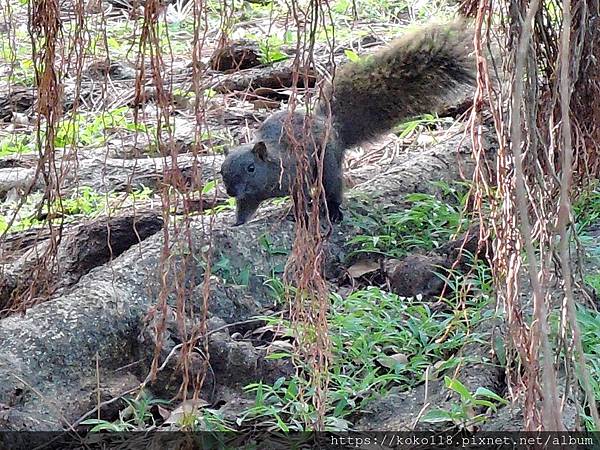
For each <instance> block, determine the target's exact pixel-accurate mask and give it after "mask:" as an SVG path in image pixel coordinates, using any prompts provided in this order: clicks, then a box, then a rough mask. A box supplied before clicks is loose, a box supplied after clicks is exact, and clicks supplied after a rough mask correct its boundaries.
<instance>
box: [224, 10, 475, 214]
mask: <svg viewBox="0 0 600 450" xmlns="http://www.w3.org/2000/svg"><path fill="white" fill-rule="evenodd" d="M472 37H473V34H472V33H471V32H470V31H469V29H468V27H467V26H466V24H465V22H464V21H462V20H457V21H454V22H450V23H446V24H439V23H438V24H429V25H426V26H424V27H421V28H418V29H416V30H414V31H411V32H408V33H406V34H404V35H403V36H401V37H399V38H397V39H395V40H394V41H392V43H391V44H390V45H389V46H387V47H386V48H384V49H382V50H379V51H377V52H375V53H374V54H373V55H370V56H367V57H366V58H360V59H359V60H358V61H354V62H351V63H347V64H345V65H343V66H342V67H341V69H340V70H339V71H338V73H337V74H336V75H335V76H334V80H333V84H330V85H329V86H328V87H327V88H326V89H325V95H324V96H322V100H321V101H320V102H319V103H318V105H317V107H316V108H315V112H314V113H313V114H312V115H311V116H310V120H309V121H308V122H305V116H306V112H305V111H303V110H300V109H298V110H295V111H291V112H290V111H287V110H285V111H280V112H277V113H275V114H273V115H271V116H269V117H268V118H267V119H266V120H265V121H264V122H263V123H262V125H261V126H260V127H259V128H258V131H257V132H256V134H255V136H254V141H253V142H252V143H249V144H245V145H241V146H239V147H237V148H234V149H232V150H230V152H229V153H228V155H227V156H226V158H225V160H224V162H223V164H222V166H221V171H220V172H221V175H222V177H223V182H224V185H225V188H226V191H227V194H228V195H229V196H231V197H235V198H236V222H235V226H237V225H242V224H244V223H246V222H247V221H248V220H249V219H250V218H251V217H252V216H253V215H254V213H255V212H256V210H257V209H258V207H259V205H260V203H261V202H262V201H263V200H266V199H269V198H274V197H282V196H286V195H289V194H290V193H291V192H292V189H291V186H292V183H293V182H294V180H297V179H298V172H297V170H301V169H299V167H301V166H300V165H299V164H298V156H296V154H295V153H294V151H293V150H294V146H295V145H297V142H299V141H301V142H303V146H304V149H305V151H306V156H307V160H308V164H309V166H308V167H310V174H311V176H313V177H315V176H316V174H317V172H318V170H317V169H318V165H317V161H319V159H321V158H322V160H323V166H322V171H321V181H322V186H323V190H324V197H325V201H326V206H327V211H328V213H329V219H330V220H331V221H332V222H338V221H340V220H341V219H342V218H343V215H342V212H341V210H340V205H341V204H342V199H343V175H342V161H343V158H344V153H345V151H346V149H349V148H352V147H355V146H357V145H359V144H361V143H363V142H365V141H367V140H369V139H372V138H373V137H376V136H378V135H380V134H382V133H384V132H386V131H389V130H391V129H392V128H393V127H394V126H395V125H397V124H399V123H400V122H401V121H402V120H406V119H408V118H412V117H415V116H418V115H420V114H425V113H435V112H438V111H439V110H440V109H442V108H443V106H444V105H445V104H446V103H447V102H448V101H449V100H450V99H451V98H452V96H453V95H455V94H456V92H457V91H458V90H460V89H463V88H464V87H470V86H473V85H474V82H475V74H476V66H475V57H474V56H473V43H472ZM306 124H308V128H307V125H306ZM304 167H307V166H304ZM304 170H307V169H304ZM312 180H313V181H315V178H312ZM306 189H307V187H306V186H305V187H304V190H305V191H304V192H306Z"/></svg>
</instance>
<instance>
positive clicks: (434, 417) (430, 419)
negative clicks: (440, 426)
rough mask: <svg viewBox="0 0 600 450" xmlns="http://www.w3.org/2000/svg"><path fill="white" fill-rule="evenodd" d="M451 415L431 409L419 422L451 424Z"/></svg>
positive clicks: (440, 410) (441, 410)
mask: <svg viewBox="0 0 600 450" xmlns="http://www.w3.org/2000/svg"><path fill="white" fill-rule="evenodd" d="M452 419H453V416H452V414H450V413H449V412H448V411H444V410H443V409H432V410H431V411H427V413H425V414H424V415H423V417H421V422H426V423H440V422H452V421H453V420H452Z"/></svg>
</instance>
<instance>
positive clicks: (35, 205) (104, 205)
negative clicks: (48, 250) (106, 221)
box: [0, 186, 151, 233]
mask: <svg viewBox="0 0 600 450" xmlns="http://www.w3.org/2000/svg"><path fill="white" fill-rule="evenodd" d="M150 195H151V191H150V189H149V188H142V189H139V190H136V191H133V192H131V193H127V194H126V193H110V194H108V195H106V194H101V193H98V192H96V191H94V190H93V189H92V188H90V187H88V186H82V187H80V188H79V190H78V192H75V193H73V194H72V195H71V196H69V197H66V198H64V199H62V200H61V201H55V202H53V203H52V204H51V205H50V207H48V205H47V203H46V202H44V203H43V204H42V205H41V206H40V202H41V201H42V196H43V194H41V193H38V194H31V195H29V196H28V198H27V201H26V202H25V203H24V204H23V205H22V207H21V208H20V209H19V210H18V211H17V213H16V214H17V215H16V218H15V220H14V221H13V223H12V226H11V227H10V231H21V230H28V229H31V228H38V227H42V226H44V225H46V224H47V223H48V220H52V221H58V220H63V221H64V222H67V223H69V222H76V221H77V220H81V219H82V218H83V217H86V218H94V217H99V216H101V215H103V214H107V213H108V212H110V211H115V210H116V209H115V208H117V207H118V208H122V207H126V206H128V205H132V204H133V203H134V202H136V201H142V200H145V199H148V198H149V197H150ZM14 206H15V205H8V210H5V209H2V210H0V233H4V232H5V231H6V230H7V228H8V225H9V224H10V221H11V219H12V218H13V215H14V214H15V213H14V212H12V211H11V210H10V208H11V207H14ZM41 217H43V218H41Z"/></svg>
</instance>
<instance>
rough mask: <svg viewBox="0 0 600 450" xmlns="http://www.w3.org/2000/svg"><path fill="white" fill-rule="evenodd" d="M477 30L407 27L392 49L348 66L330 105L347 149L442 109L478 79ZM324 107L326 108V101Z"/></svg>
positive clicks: (336, 83)
mask: <svg viewBox="0 0 600 450" xmlns="http://www.w3.org/2000/svg"><path fill="white" fill-rule="evenodd" d="M472 40H473V34H472V33H471V32H470V31H469V29H468V27H467V24H466V23H465V22H463V21H456V22H452V23H446V24H432V25H427V26H424V27H421V28H418V29H416V30H414V31H411V32H408V33H406V34H405V35H403V36H402V37H400V38H398V39H396V40H395V41H393V42H392V43H391V44H390V45H389V46H388V47H387V48H385V49H383V50H380V51H378V52H376V53H375V54H373V55H370V56H367V57H366V58H364V59H361V60H359V61H357V62H353V63H349V64H346V65H344V66H343V67H342V68H341V69H340V70H339V71H338V73H337V74H336V76H335V78H334V82H333V92H331V93H330V95H328V96H327V97H329V107H330V108H331V115H332V119H333V123H334V126H335V128H336V130H337V133H338V139H340V140H341V141H342V144H343V146H344V148H348V147H352V146H354V145H357V144H360V143H361V142H362V141H364V140H366V139H369V138H371V137H374V136H376V135H378V134H380V133H384V132H386V131H388V130H390V129H391V128H393V127H394V126H395V125H397V124H398V123H400V122H401V121H402V120H405V119H407V118H410V117H414V116H418V115H420V114H425V113H435V112H437V111H439V109H440V108H442V107H443V106H444V105H445V104H447V103H448V102H449V101H450V99H452V98H453V97H455V96H456V94H457V92H460V90H461V88H463V89H464V87H465V86H469V85H473V84H474V82H475V73H476V72H475V57H474V55H473V53H472V51H473V43H472ZM323 109H324V110H326V109H327V107H326V106H325V105H323Z"/></svg>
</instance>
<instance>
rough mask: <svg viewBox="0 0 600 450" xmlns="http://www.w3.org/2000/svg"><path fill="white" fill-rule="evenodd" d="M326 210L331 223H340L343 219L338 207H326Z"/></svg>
mask: <svg viewBox="0 0 600 450" xmlns="http://www.w3.org/2000/svg"><path fill="white" fill-rule="evenodd" d="M328 210H329V220H330V221H331V223H340V222H341V221H342V219H343V218H344V214H343V213H342V210H341V209H340V206H339V205H328Z"/></svg>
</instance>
